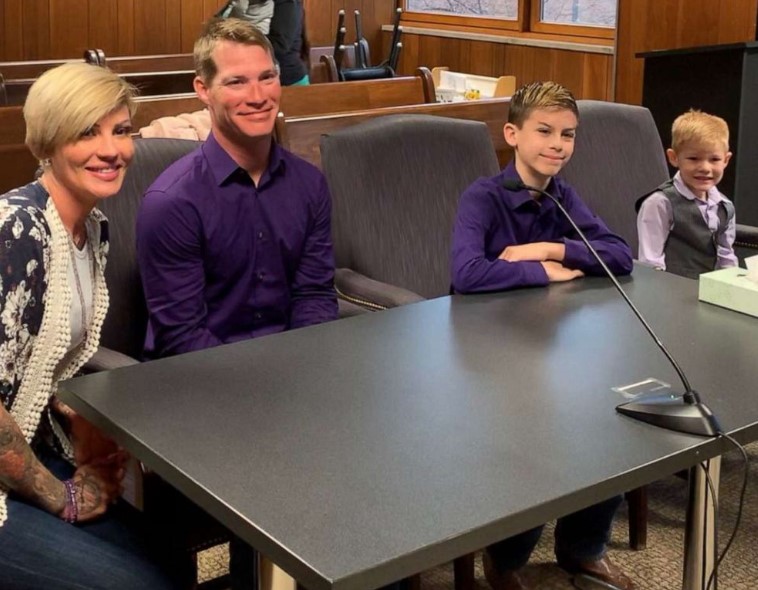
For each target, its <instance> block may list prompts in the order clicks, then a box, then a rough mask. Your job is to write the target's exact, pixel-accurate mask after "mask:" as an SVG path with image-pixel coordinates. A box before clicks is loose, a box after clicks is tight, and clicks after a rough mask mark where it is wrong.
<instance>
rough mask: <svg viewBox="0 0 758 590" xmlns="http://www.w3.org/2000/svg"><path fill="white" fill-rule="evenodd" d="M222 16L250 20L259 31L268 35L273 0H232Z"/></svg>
mask: <svg viewBox="0 0 758 590" xmlns="http://www.w3.org/2000/svg"><path fill="white" fill-rule="evenodd" d="M224 16H225V17H232V18H240V19H243V20H247V21H250V22H251V23H252V24H254V25H255V26H256V27H257V28H258V30H259V31H260V32H261V33H263V34H264V35H268V32H269V28H270V27H271V19H272V18H273V16H274V0H233V1H232V2H231V3H230V4H229V6H228V8H227V9H226V10H225V11H224Z"/></svg>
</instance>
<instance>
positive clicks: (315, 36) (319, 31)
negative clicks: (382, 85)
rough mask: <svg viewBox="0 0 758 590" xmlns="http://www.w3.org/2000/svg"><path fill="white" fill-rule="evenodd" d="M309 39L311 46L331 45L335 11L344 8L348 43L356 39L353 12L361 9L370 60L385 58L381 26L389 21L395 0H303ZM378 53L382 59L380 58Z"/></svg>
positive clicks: (334, 31) (390, 20)
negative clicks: (369, 50)
mask: <svg viewBox="0 0 758 590" xmlns="http://www.w3.org/2000/svg"><path fill="white" fill-rule="evenodd" d="M304 3H305V13H306V17H305V18H306V25H307V29H308V38H309V40H310V42H311V45H313V46H322V45H333V44H334V36H335V34H336V32H337V13H338V12H339V11H340V10H344V11H345V26H346V27H347V35H346V37H345V40H346V41H347V42H348V43H353V42H354V41H355V11H356V10H360V11H361V20H362V27H363V36H364V37H365V38H366V39H368V42H369V47H370V48H371V61H372V62H379V61H381V60H382V59H384V53H383V50H382V36H381V27H382V25H386V24H389V23H391V22H392V16H393V14H394V12H395V7H396V6H397V2H396V0H304ZM380 56H381V59H380Z"/></svg>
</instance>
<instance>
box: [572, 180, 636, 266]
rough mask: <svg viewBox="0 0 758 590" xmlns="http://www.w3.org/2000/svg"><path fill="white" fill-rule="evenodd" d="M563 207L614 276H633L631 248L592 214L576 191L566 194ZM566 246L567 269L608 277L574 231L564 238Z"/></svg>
mask: <svg viewBox="0 0 758 590" xmlns="http://www.w3.org/2000/svg"><path fill="white" fill-rule="evenodd" d="M563 206H564V207H565V208H566V211H567V212H568V214H569V215H570V216H571V218H572V219H573V220H574V222H575V223H576V224H577V226H578V227H579V229H581V230H582V232H584V235H585V236H586V237H587V240H588V241H589V242H590V244H592V247H593V248H594V249H595V250H596V251H597V253H598V254H599V255H600V258H601V259H602V260H603V262H605V264H606V265H607V266H608V268H609V269H610V270H611V272H612V273H613V274H615V275H628V274H629V273H631V272H632V267H633V262H632V250H631V248H629V245H628V244H627V243H626V242H625V241H624V240H623V239H621V237H619V236H617V235H616V234H614V233H613V232H612V231H611V230H609V229H608V226H606V225H605V223H604V222H603V220H602V219H600V218H599V217H597V216H596V215H595V214H593V213H592V212H591V211H590V210H589V208H588V207H587V205H585V204H584V203H583V202H582V200H581V199H580V198H579V197H578V196H577V194H576V193H575V192H574V191H573V189H569V190H568V191H567V192H566V195H565V196H564V200H563ZM563 243H564V245H565V246H566V252H565V255H564V257H563V266H565V267H567V268H572V269H576V270H581V271H582V272H583V273H585V274H588V275H604V274H605V271H604V270H603V267H602V266H600V264H599V263H598V261H597V259H596V258H595V256H594V255H593V254H592V253H591V252H590V251H589V249H588V248H587V246H586V245H585V244H584V242H583V241H582V239H581V238H580V237H579V236H578V235H576V232H574V231H573V229H572V230H571V231H569V232H568V233H567V234H566V237H564V238H563Z"/></svg>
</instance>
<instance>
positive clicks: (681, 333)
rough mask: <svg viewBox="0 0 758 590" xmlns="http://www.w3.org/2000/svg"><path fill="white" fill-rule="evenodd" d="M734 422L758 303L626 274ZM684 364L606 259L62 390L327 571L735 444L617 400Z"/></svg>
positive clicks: (496, 534) (458, 546) (750, 436)
mask: <svg viewBox="0 0 758 590" xmlns="http://www.w3.org/2000/svg"><path fill="white" fill-rule="evenodd" d="M622 282H623V284H624V285H625V287H626V289H627V290H628V293H629V294H630V296H631V298H632V299H633V300H634V301H635V302H636V303H637V304H638V306H639V307H640V309H641V310H642V312H643V313H644V314H645V315H646V316H647V318H648V320H649V321H650V323H651V324H652V325H653V326H654V327H655V329H656V330H657V331H658V333H659V335H660V336H661V338H662V340H663V341H664V342H665V343H666V344H667V345H668V346H669V348H670V349H671V350H672V352H673V354H674V355H675V357H676V358H677V359H678V360H679V362H680V364H681V365H682V366H683V368H684V370H685V371H686V373H687V374H688V376H689V379H690V381H691V382H692V384H693V386H694V387H695V388H696V389H697V390H699V391H700V393H701V395H702V397H703V398H704V400H706V401H707V402H708V403H709V404H710V406H711V408H712V409H713V411H714V412H715V413H716V414H717V415H718V417H719V419H720V420H721V423H722V426H723V427H724V429H725V430H726V431H727V432H730V433H732V434H733V435H734V436H735V437H736V438H737V439H738V440H740V441H742V442H747V441H752V440H754V439H756V438H758V404H756V395H755V393H756V392H755V383H756V382H758V362H756V359H755V352H754V350H755V343H756V342H757V341H758V320H757V319H755V318H752V317H749V316H746V315H742V314H738V313H735V312H731V311H729V310H725V309H721V308H719V307H716V306H712V305H709V304H706V303H700V302H698V301H697V283H696V282H695V281H690V280H688V279H683V278H680V277H677V276H673V275H670V274H667V273H662V272H656V271H653V270H649V269H647V268H644V267H639V266H638V267H636V268H635V272H634V275H633V277H629V278H624V279H623V280H622ZM647 377H653V378H657V379H660V380H663V381H665V382H668V383H670V384H672V385H675V386H678V382H677V379H676V374H675V372H674V371H673V369H672V368H671V367H670V366H669V364H668V363H667V361H666V360H665V358H664V356H663V355H662V354H661V352H660V351H659V350H658V349H657V348H656V347H655V346H654V344H653V342H652V340H651V339H650V337H649V336H648V334H647V333H646V332H645V331H644V329H643V328H642V326H641V325H640V324H639V323H638V322H637V320H636V319H635V318H634V316H633V315H632V313H631V311H630V310H629V309H628V308H627V307H626V305H625V303H624V302H623V301H622V300H621V298H620V297H619V295H618V294H617V293H616V291H615V289H613V287H612V286H611V285H610V284H609V282H608V281H607V280H606V279H602V278H585V279H581V280H577V281H573V282H570V283H564V284H554V285H551V286H550V287H548V288H543V289H523V290H518V291H512V292H507V293H499V294H486V295H469V296H452V297H443V298H440V299H435V300H430V301H425V302H421V303H417V304H413V305H409V306H405V307H402V308H396V309H393V310H389V311H384V312H380V313H374V314H367V315H363V316H358V317H354V318H350V319H345V320H340V321H337V322H332V323H329V324H324V325H320V326H314V327H310V328H305V329H301V330H297V331H292V332H288V333H283V334H278V335H275V336H269V337H266V338H262V339H259V340H251V341H247V342H242V343H237V344H232V345H226V346H222V347H218V348H214V349H210V350H206V351H201V352H197V353H191V354H186V355H181V356H177V357H173V358H169V359H165V360H160V361H155V362H150V363H144V364H141V365H135V366H132V367H128V368H124V369H119V370H115V371H110V372H105V373H99V374H94V375H89V376H86V377H81V378H77V379H73V380H70V381H67V382H65V383H64V384H63V385H62V388H61V392H60V396H61V398H62V399H63V400H64V401H65V402H66V403H68V404H70V405H71V406H72V407H73V408H74V409H75V410H76V411H78V412H80V413H81V414H82V415H83V416H85V417H86V418H87V419H89V420H91V421H92V422H94V423H95V424H96V425H98V426H99V427H101V428H102V429H103V430H105V431H106V432H108V433H109V434H111V435H112V436H113V437H114V438H115V439H116V440H117V441H118V442H119V443H120V444H122V445H123V446H124V447H126V448H127V449H128V450H129V451H131V452H132V453H133V454H134V455H135V456H136V457H138V458H139V459H141V460H142V461H143V462H144V463H146V464H147V465H148V466H150V467H151V468H152V469H154V470H155V471H157V472H158V474H160V475H161V476H162V477H164V478H165V479H166V480H168V481H169V482H170V483H171V484H172V485H174V486H175V487H176V488H178V489H179V490H181V491H182V492H183V493H184V494H185V495H186V496H188V497H189V498H190V499H192V500H193V501H194V502H196V503H197V504H199V505H200V506H201V507H203V508H204V509H206V510H207V511H208V512H209V513H211V514H212V515H214V516H215V517H216V518H218V519H219V520H220V521H221V522H222V523H224V524H225V525H226V526H228V527H229V528H230V529H232V530H233V531H234V532H235V533H236V534H238V535H239V536H240V537H242V538H243V539H245V540H247V541H248V542H249V543H250V544H251V545H252V546H253V547H255V548H257V549H258V550H260V551H261V552H262V553H263V554H264V555H266V556H268V557H269V558H270V559H271V560H272V561H274V562H275V563H276V564H277V565H279V566H280V567H282V568H283V569H284V570H285V571H287V572H288V573H289V574H290V575H292V576H293V577H294V578H295V579H297V580H298V582H299V583H301V584H302V585H304V586H306V587H307V588H310V589H312V590H322V589H328V588H333V589H335V590H350V589H357V588H362V589H367V588H373V587H379V586H381V585H384V584H386V583H389V582H391V581H394V580H398V579H401V578H404V577H406V576H408V575H411V574H414V573H417V572H420V571H423V570H426V569H428V568H430V567H433V566H435V565H437V564H440V563H444V562H446V561H449V560H451V559H453V558H455V557H458V556H461V555H464V554H467V553H469V552H472V551H474V550H476V549H479V548H481V547H484V546H485V545H487V544H489V543H492V542H494V541H496V540H499V539H502V538H504V537H507V536H509V535H512V534H515V533H518V532H520V531H523V530H526V529H528V528H530V527H533V526H535V525H537V524H540V523H543V522H545V521H548V520H551V519H553V518H556V517H558V516H561V515H564V514H567V513H570V512H572V511H575V510H578V509H580V508H582V507H585V506H588V505H590V504H592V503H595V502H597V501H600V500H602V499H604V498H607V497H610V496H611V495H614V494H618V493H621V492H624V491H626V490H629V489H633V488H636V487H638V486H641V485H643V484H647V483H649V482H651V481H654V480H656V479H658V478H661V477H663V476H666V475H668V474H671V473H673V472H676V471H678V470H681V469H684V468H689V467H692V466H693V465H695V464H697V463H698V462H702V461H704V460H706V459H708V458H710V457H714V456H716V455H718V454H720V453H723V452H724V451H725V450H727V449H728V448H729V447H728V445H727V444H726V443H725V442H724V441H721V440H715V439H704V438H700V437H697V436H692V435H685V434H679V433H674V432H670V431H666V430H662V429H658V428H656V427H654V426H650V425H647V424H643V423H640V422H637V421H634V420H632V419H630V418H627V417H625V416H621V415H619V414H618V413H617V412H615V410H614V408H615V406H616V405H617V404H618V403H620V402H621V401H623V399H624V398H623V397H622V395H621V394H619V393H617V392H616V391H614V390H613V389H612V388H613V387H615V386H619V385H625V384H630V383H634V382H637V381H640V380H641V379H645V378H647Z"/></svg>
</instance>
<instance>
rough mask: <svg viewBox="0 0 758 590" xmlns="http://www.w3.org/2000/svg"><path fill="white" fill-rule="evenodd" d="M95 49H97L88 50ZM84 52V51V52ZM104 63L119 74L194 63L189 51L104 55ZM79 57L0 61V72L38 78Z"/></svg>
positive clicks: (165, 69) (10, 76)
mask: <svg viewBox="0 0 758 590" xmlns="http://www.w3.org/2000/svg"><path fill="white" fill-rule="evenodd" d="M88 51H97V50H88ZM85 53H86V52H85ZM104 59H105V65H106V66H107V67H108V68H110V69H111V70H113V71H114V72H117V73H119V74H130V73H139V72H170V71H176V70H194V68H195V63H194V60H193V57H192V54H191V53H169V54H165V55H127V56H121V57H111V58H108V57H105V58H104ZM80 61H83V60H81V59H50V60H34V61H5V62H0V74H2V75H3V76H4V77H5V79H6V80H20V79H24V78H32V79H34V78H39V77H40V75H42V74H43V73H44V72H46V71H47V70H50V69H52V68H55V67H58V66H59V65H62V64H64V63H76V62H80Z"/></svg>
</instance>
